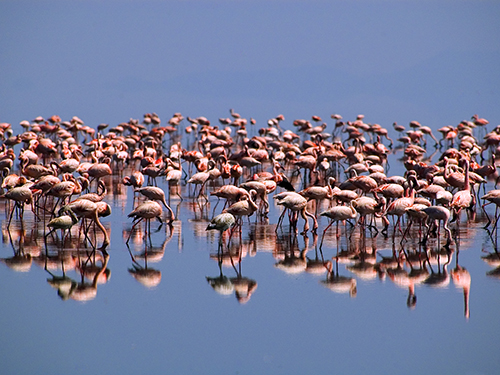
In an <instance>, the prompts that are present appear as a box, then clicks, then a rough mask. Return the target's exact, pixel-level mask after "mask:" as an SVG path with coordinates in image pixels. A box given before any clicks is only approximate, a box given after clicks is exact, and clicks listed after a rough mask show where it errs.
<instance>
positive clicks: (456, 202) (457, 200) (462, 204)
mask: <svg viewBox="0 0 500 375" xmlns="http://www.w3.org/2000/svg"><path fill="white" fill-rule="evenodd" d="M464 163H465V182H464V189H463V190H460V191H458V192H456V193H455V195H454V196H453V200H452V201H451V204H450V207H451V208H452V209H454V214H455V215H454V218H453V221H455V220H456V219H457V218H458V222H460V216H459V214H460V212H461V210H462V209H463V208H469V207H471V204H472V201H473V197H472V194H471V191H470V182H469V161H468V160H465V162H464Z"/></svg>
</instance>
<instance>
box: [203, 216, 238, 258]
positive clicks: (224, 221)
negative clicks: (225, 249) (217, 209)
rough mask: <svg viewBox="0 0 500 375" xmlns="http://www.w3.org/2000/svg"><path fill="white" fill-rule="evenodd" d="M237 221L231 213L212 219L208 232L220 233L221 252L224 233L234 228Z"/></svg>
mask: <svg viewBox="0 0 500 375" xmlns="http://www.w3.org/2000/svg"><path fill="white" fill-rule="evenodd" d="M235 223H236V219H235V218H234V216H233V215H232V214H230V213H229V212H224V213H221V214H219V215H217V216H216V217H214V218H213V219H212V221H211V222H210V224H208V226H207V229H206V230H213V229H216V230H218V231H219V233H220V235H219V250H221V249H222V236H223V234H224V232H225V231H226V230H228V229H230V228H232V227H233V226H234V224H235Z"/></svg>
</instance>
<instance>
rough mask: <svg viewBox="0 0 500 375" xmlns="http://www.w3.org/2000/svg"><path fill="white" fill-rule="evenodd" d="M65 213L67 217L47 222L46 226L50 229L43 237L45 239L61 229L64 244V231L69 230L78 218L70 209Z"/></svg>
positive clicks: (62, 216)
mask: <svg viewBox="0 0 500 375" xmlns="http://www.w3.org/2000/svg"><path fill="white" fill-rule="evenodd" d="M66 212H67V213H68V215H61V216H59V217H56V218H54V219H52V220H51V221H49V222H48V224H47V226H48V227H49V228H50V231H49V232H48V233H47V234H46V235H45V237H46V238H47V237H48V236H49V235H50V234H52V232H54V231H56V230H57V229H61V236H62V243H64V239H65V237H66V236H65V235H64V233H65V231H66V230H68V229H71V227H73V225H75V224H76V223H78V218H77V217H76V215H75V213H74V212H73V211H72V210H71V209H69V210H67V211H66Z"/></svg>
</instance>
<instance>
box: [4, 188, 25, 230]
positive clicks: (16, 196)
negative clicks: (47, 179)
mask: <svg viewBox="0 0 500 375" xmlns="http://www.w3.org/2000/svg"><path fill="white" fill-rule="evenodd" d="M31 185H33V183H32V182H31V181H28V182H26V183H25V184H24V185H22V186H18V187H14V188H12V189H10V190H9V191H8V192H6V193H5V194H4V195H2V197H4V198H7V199H11V200H13V201H14V202H15V205H14V207H12V211H11V212H10V217H9V223H8V224H7V229H8V228H9V227H10V223H11V221H12V216H13V214H14V210H15V208H16V207H20V209H21V215H20V216H21V220H23V213H24V204H25V203H29V204H31V203H32V202H33V193H32V192H31V189H30V187H31Z"/></svg>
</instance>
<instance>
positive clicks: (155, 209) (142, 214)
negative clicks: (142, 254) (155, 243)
mask: <svg viewBox="0 0 500 375" xmlns="http://www.w3.org/2000/svg"><path fill="white" fill-rule="evenodd" d="M162 213H163V211H162V209H161V206H160V204H159V203H158V202H156V201H146V202H143V203H141V204H140V205H139V206H137V207H136V208H135V209H134V210H133V211H132V212H131V213H129V214H128V217H132V218H133V223H134V224H133V225H132V228H131V229H130V234H129V236H128V238H127V241H126V242H125V243H126V244H127V245H128V243H129V241H130V236H131V235H132V232H133V231H134V228H135V227H136V226H137V224H139V223H140V222H141V221H142V220H146V234H151V219H157V220H158V221H159V222H160V227H159V228H158V230H160V228H161V226H162V225H163V221H162V220H161V214H162Z"/></svg>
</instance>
